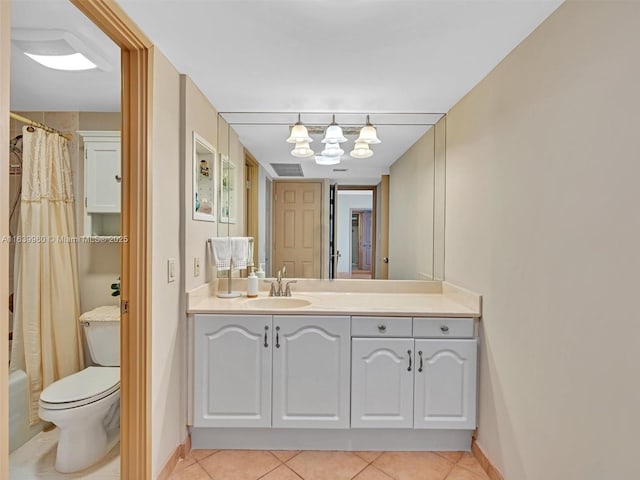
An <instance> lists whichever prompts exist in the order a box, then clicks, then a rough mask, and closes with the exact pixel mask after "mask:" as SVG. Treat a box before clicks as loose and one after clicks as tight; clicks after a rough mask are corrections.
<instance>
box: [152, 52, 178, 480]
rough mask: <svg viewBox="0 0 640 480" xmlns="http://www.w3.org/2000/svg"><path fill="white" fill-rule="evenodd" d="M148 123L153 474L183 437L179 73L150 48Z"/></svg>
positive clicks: (158, 469)
mask: <svg viewBox="0 0 640 480" xmlns="http://www.w3.org/2000/svg"><path fill="white" fill-rule="evenodd" d="M152 60H153V62H152V63H153V93H152V95H153V103H152V108H153V118H152V125H151V129H152V130H151V147H150V163H151V165H150V172H151V176H152V177H151V196H152V199H151V205H152V213H151V230H152V231H151V258H152V265H151V274H152V282H151V284H152V297H151V332H152V333H151V436H152V451H151V461H152V478H156V477H157V475H158V473H159V472H160V471H161V469H162V468H163V466H164V465H165V463H166V461H167V460H168V459H169V457H170V456H171V454H172V453H173V451H174V450H175V449H176V447H177V446H178V445H179V444H180V443H182V442H183V441H184V439H185V437H186V435H187V431H186V427H185V424H186V421H185V420H186V418H185V412H186V405H185V397H184V391H185V388H186V382H185V370H186V364H185V358H186V352H185V350H184V348H185V331H186V328H185V324H184V312H183V311H182V310H181V308H180V305H181V301H182V298H183V292H181V290H180V283H181V278H180V276H181V268H180V267H181V265H180V229H179V228H176V226H177V225H178V224H179V223H180V208H181V202H180V191H181V190H180V182H179V181H178V179H179V178H180V168H181V166H180V157H181V154H180V75H179V74H178V72H177V71H176V69H175V68H174V67H173V66H172V65H171V63H169V61H168V60H167V58H166V57H165V56H164V55H163V54H162V53H161V52H160V51H159V50H158V49H155V48H154V49H153V56H152ZM170 258H174V259H176V261H177V262H178V263H177V267H178V268H177V274H178V278H176V281H175V282H173V283H168V282H167V260H168V259H170Z"/></svg>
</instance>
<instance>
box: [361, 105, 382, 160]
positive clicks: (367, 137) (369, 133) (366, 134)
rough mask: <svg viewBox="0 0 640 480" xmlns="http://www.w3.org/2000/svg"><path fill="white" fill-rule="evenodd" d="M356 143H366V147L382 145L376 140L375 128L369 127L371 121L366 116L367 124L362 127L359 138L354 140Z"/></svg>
mask: <svg viewBox="0 0 640 480" xmlns="http://www.w3.org/2000/svg"><path fill="white" fill-rule="evenodd" d="M356 143H366V144H367V145H373V144H376V143H382V142H381V141H380V139H379V138H378V132H377V131H376V127H374V126H373V125H371V121H370V120H369V115H367V123H366V124H365V126H364V127H362V129H360V136H359V137H358V138H357V139H356ZM356 158H358V157H356ZM365 158H366V157H365Z"/></svg>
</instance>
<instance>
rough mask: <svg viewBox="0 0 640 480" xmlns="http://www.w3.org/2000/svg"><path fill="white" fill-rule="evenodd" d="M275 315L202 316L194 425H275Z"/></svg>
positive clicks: (199, 318)
mask: <svg viewBox="0 0 640 480" xmlns="http://www.w3.org/2000/svg"><path fill="white" fill-rule="evenodd" d="M271 330H272V329H271V316H270V315H246V316H244V315H234V316H224V315H197V316H196V318H195V331H194V338H195V357H194V358H195V365H197V368H196V372H200V373H199V374H198V375H196V377H195V378H194V415H193V425H194V426H195V427H270V426H271V349H272V341H271V337H272V334H271Z"/></svg>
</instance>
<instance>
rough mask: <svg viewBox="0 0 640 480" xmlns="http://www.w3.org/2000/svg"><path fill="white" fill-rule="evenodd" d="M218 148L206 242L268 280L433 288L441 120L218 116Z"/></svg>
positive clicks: (440, 242)
mask: <svg viewBox="0 0 640 480" xmlns="http://www.w3.org/2000/svg"><path fill="white" fill-rule="evenodd" d="M296 125H299V126H300V125H301V126H304V129H301V128H300V127H299V126H298V127H296ZM294 127H296V128H294ZM336 127H339V128H336ZM363 127H373V129H372V128H366V129H365V130H363ZM376 136H377V138H376ZM218 138H219V149H220V153H221V157H222V159H223V161H221V162H220V168H221V171H220V175H221V178H226V179H227V182H228V185H227V186H225V185H220V188H219V191H220V198H219V205H220V206H221V208H225V207H223V206H225V205H227V206H232V209H234V210H235V212H234V213H233V214H227V212H226V211H224V212H223V211H222V210H220V211H219V212H218V215H219V218H220V219H222V218H227V219H232V221H231V220H227V222H229V223H219V224H218V235H247V236H251V237H254V238H255V253H254V261H255V264H256V266H257V265H260V264H263V265H264V269H265V271H266V274H267V275H268V276H274V275H275V274H276V272H277V271H278V270H279V269H281V268H282V267H283V266H286V267H287V275H288V276H289V277H296V278H331V279H403V280H441V279H443V278H444V208H445V202H444V199H445V195H444V193H445V191H444V189H445V165H446V158H445V116H444V114H433V113H392V114H390V113H384V114H381V113H377V114H376V113H370V114H365V113H362V114H357V113H349V114H339V113H338V114H335V115H334V114H325V113H304V112H303V113H301V114H293V113H220V115H219V119H218ZM287 140H288V141H287ZM357 140H368V143H367V142H365V141H357ZM377 140H379V143H378V142H377ZM231 182H233V186H231ZM243 273H244V272H243Z"/></svg>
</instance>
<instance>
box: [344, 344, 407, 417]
mask: <svg viewBox="0 0 640 480" xmlns="http://www.w3.org/2000/svg"><path fill="white" fill-rule="evenodd" d="M351 352H352V353H351V357H352V364H351V369H352V370H351V426H352V427H353V428H356V427H357V428H412V427H413V370H414V368H415V365H414V363H415V362H414V353H413V339H412V338H392V339H388V338H384V339H378V338H355V339H353V342H352V345H351Z"/></svg>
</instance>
